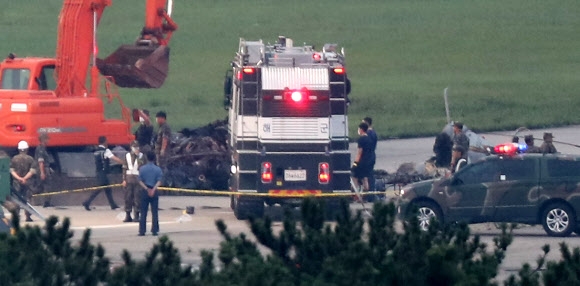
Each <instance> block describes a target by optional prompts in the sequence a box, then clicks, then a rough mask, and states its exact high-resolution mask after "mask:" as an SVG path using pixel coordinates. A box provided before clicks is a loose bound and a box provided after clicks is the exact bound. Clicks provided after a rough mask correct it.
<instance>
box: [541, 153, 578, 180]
mask: <svg viewBox="0 0 580 286" xmlns="http://www.w3.org/2000/svg"><path fill="white" fill-rule="evenodd" d="M547 167H548V176H549V177H552V178H558V177H580V161H577V160H575V159H563V158H553V159H548V162H547Z"/></svg>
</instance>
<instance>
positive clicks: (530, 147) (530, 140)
mask: <svg viewBox="0 0 580 286" xmlns="http://www.w3.org/2000/svg"><path fill="white" fill-rule="evenodd" d="M524 141H525V142H526V145H527V147H526V153H542V152H541V151H540V147H538V146H534V135H531V134H530V135H526V136H524Z"/></svg>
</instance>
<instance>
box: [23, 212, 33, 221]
mask: <svg viewBox="0 0 580 286" xmlns="http://www.w3.org/2000/svg"><path fill="white" fill-rule="evenodd" d="M24 214H25V215H26V221H27V222H31V221H32V218H31V217H30V215H31V214H30V213H29V212H24Z"/></svg>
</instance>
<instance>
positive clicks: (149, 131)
mask: <svg viewBox="0 0 580 286" xmlns="http://www.w3.org/2000/svg"><path fill="white" fill-rule="evenodd" d="M139 122H140V124H139V127H138V128H137V130H136V131H135V140H137V142H139V149H140V150H141V152H146V151H148V150H151V144H152V143H153V125H152V124H151V119H150V118H149V110H147V109H144V110H143V111H140V112H139Z"/></svg>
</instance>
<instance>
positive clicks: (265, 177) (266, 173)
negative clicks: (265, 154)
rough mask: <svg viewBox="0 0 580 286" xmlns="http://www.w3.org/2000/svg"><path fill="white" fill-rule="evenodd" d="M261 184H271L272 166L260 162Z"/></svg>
mask: <svg viewBox="0 0 580 286" xmlns="http://www.w3.org/2000/svg"><path fill="white" fill-rule="evenodd" d="M261 176H262V183H271V182H272V177H273V175H272V164H271V163H270V162H262V175H261Z"/></svg>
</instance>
